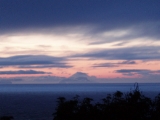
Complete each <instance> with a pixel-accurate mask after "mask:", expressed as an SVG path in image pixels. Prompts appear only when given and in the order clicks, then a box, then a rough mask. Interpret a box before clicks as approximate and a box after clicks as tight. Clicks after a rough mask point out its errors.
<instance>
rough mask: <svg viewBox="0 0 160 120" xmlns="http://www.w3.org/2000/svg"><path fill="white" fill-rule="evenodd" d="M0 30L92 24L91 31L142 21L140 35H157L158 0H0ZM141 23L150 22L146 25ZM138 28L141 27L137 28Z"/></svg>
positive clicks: (135, 23)
mask: <svg viewBox="0 0 160 120" xmlns="http://www.w3.org/2000/svg"><path fill="white" fill-rule="evenodd" d="M0 8H1V9H0V15H1V16H0V19H1V22H0V26H1V28H0V32H1V33H3V32H8V31H16V30H17V31H21V30H22V29H32V30H33V31H34V29H46V28H61V27H62V29H63V27H68V26H70V27H73V26H93V27H94V28H95V29H92V30H91V33H92V34H93V33H99V32H101V31H106V30H107V31H108V30H109V31H110V30H112V29H124V28H128V27H134V25H138V26H140V25H142V26H144V27H140V28H142V29H143V30H145V31H144V32H142V30H141V35H143V34H145V35H147V33H150V36H153V37H156V36H159V35H158V33H159V30H160V29H159V27H158V26H156V25H158V24H157V22H159V20H160V15H159V13H160V9H159V0H154V2H153V1H151V0H145V1H128V0H123V1H119V0H101V1H97V0H87V1H86V0H76V1H73V0H67V1H65V0H54V1H53V0H47V1H44V0H27V1H20V0H14V1H11V0H1V1H0ZM144 23H146V24H147V23H151V24H152V26H154V27H152V28H151V27H148V28H149V29H145V28H146V27H145V26H146V25H143V24H144ZM139 30H140V29H139Z"/></svg>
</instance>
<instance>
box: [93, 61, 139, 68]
mask: <svg viewBox="0 0 160 120" xmlns="http://www.w3.org/2000/svg"><path fill="white" fill-rule="evenodd" d="M134 64H136V62H135V61H130V60H127V61H123V62H117V63H99V64H94V65H93V66H92V67H119V66H120V65H134Z"/></svg>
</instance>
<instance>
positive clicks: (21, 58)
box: [0, 55, 72, 68]
mask: <svg viewBox="0 0 160 120" xmlns="http://www.w3.org/2000/svg"><path fill="white" fill-rule="evenodd" d="M65 61H66V59H65V58H63V57H52V56H47V55H17V56H12V57H6V58H0V66H1V67H6V66H18V67H19V68H51V67H57V68H69V67H72V66H69V65H67V64H66V63H65Z"/></svg>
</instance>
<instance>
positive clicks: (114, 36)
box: [0, 0, 160, 84]
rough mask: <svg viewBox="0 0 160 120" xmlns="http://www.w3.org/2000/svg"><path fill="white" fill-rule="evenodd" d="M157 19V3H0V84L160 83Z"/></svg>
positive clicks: (60, 0)
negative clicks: (84, 80) (78, 82)
mask: <svg viewBox="0 0 160 120" xmlns="http://www.w3.org/2000/svg"><path fill="white" fill-rule="evenodd" d="M159 13H160V1H159V0H123V1H120V0H0V81H10V82H12V83H17V84H18V83H59V82H60V81H61V80H62V81H64V79H65V80H68V78H73V76H75V75H76V76H77V77H76V79H79V77H82V76H83V77H84V76H85V77H87V79H90V80H91V81H93V82H100V83H107V82H118V83H121V82H125V83H128V82H160V34H159V33H160V14H159ZM93 78H94V80H92V79H93ZM80 80H81V79H80ZM72 81H73V80H72Z"/></svg>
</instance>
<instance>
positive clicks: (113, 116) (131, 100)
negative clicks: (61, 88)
mask: <svg viewBox="0 0 160 120" xmlns="http://www.w3.org/2000/svg"><path fill="white" fill-rule="evenodd" d="M78 98H79V97H77V96H76V97H74V98H73V99H72V100H66V99H65V98H64V97H60V98H58V101H57V102H58V104H57V108H56V112H55V113H54V114H53V116H54V118H53V120H158V119H160V94H159V95H157V96H156V97H155V99H153V100H151V99H150V98H148V97H146V96H144V95H143V94H142V92H140V90H139V87H138V84H136V85H135V89H134V90H132V91H130V92H128V93H122V92H121V91H117V92H115V93H114V94H112V95H111V94H108V95H107V96H106V98H103V99H102V101H101V102H98V103H92V101H93V99H92V98H84V99H83V100H82V101H80V100H79V99H78Z"/></svg>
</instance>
